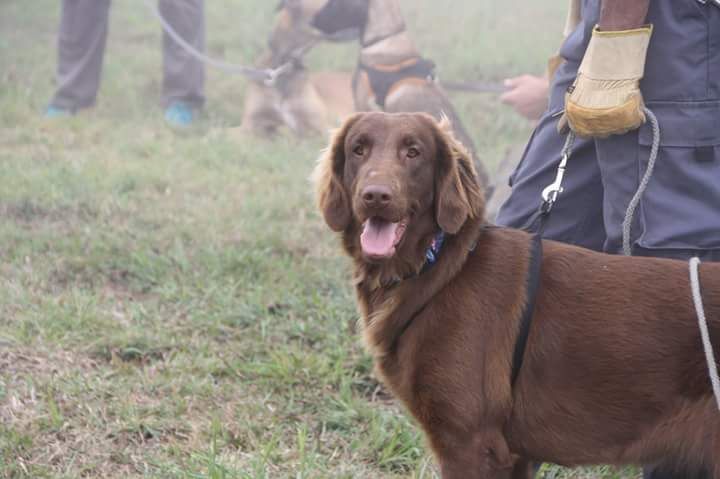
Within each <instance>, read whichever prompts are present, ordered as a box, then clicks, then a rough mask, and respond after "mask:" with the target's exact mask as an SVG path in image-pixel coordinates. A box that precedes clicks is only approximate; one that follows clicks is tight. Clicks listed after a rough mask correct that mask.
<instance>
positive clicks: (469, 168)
mask: <svg viewBox="0 0 720 479" xmlns="http://www.w3.org/2000/svg"><path fill="white" fill-rule="evenodd" d="M430 121H432V123H433V128H434V129H435V142H436V145H437V146H436V147H437V155H438V158H437V176H436V179H435V195H436V196H435V198H436V199H435V208H436V211H435V214H436V219H437V223H438V225H439V226H440V228H441V229H442V230H443V231H445V232H446V233H449V234H456V233H457V232H458V231H460V228H461V227H462V225H463V224H465V221H466V220H467V219H468V218H478V217H480V216H482V215H483V214H484V210H485V198H484V195H483V193H482V189H481V188H480V184H479V182H478V179H477V173H475V167H474V166H473V161H472V158H471V157H470V154H469V153H468V151H467V150H466V149H465V147H464V146H463V145H462V144H461V143H460V142H458V141H457V140H456V139H455V138H454V137H453V135H452V133H451V131H450V122H449V121H448V120H447V119H443V120H442V121H441V122H440V123H438V122H437V121H435V120H434V119H430Z"/></svg>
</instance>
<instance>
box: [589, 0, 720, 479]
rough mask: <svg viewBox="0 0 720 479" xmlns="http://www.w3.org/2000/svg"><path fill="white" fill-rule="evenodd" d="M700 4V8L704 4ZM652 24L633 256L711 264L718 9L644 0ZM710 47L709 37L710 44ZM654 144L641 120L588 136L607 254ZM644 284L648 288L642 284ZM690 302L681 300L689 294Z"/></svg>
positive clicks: (719, 251)
mask: <svg viewBox="0 0 720 479" xmlns="http://www.w3.org/2000/svg"><path fill="white" fill-rule="evenodd" d="M705 7H708V8H705ZM648 23H652V24H653V25H654V29H653V40H652V41H651V43H650V46H649V48H648V56H647V61H646V66H645V77H644V79H643V81H642V83H641V90H642V92H643V96H644V98H645V103H646V105H647V106H648V108H650V110H652V111H653V112H654V113H655V115H656V116H657V119H658V122H659V126H660V146H659V154H658V157H657V160H656V163H655V170H654V173H653V175H652V177H651V178H650V181H649V183H648V185H647V189H646V191H645V193H644V195H643V197H642V199H641V201H640V204H639V206H638V208H637V211H636V214H635V220H634V222H633V225H632V226H633V228H632V234H631V244H632V254H633V255H638V256H653V257H663V258H674V259H680V260H687V259H688V258H690V257H692V256H699V257H700V258H701V259H702V260H703V261H718V260H720V229H719V228H718V226H717V225H718V224H720V184H718V181H717V178H718V177H720V149H719V148H718V147H717V146H716V145H718V144H720V133H718V131H717V127H716V126H715V125H716V121H717V118H719V117H720V75H712V74H711V75H708V74H707V72H708V71H711V72H712V71H718V65H720V48H709V47H708V43H707V39H709V38H718V37H717V33H718V31H719V30H718V27H717V25H720V10H719V9H717V8H715V7H713V6H712V5H710V4H708V5H705V6H704V5H701V4H700V3H697V2H676V1H674V0H656V1H653V2H651V5H650V12H649V14H648ZM715 46H717V42H716V43H715ZM652 143H653V132H652V128H651V126H650V124H649V123H646V124H645V125H643V126H642V127H641V128H640V129H639V130H638V131H635V132H631V133H628V134H626V135H622V136H619V137H610V138H607V139H604V140H598V141H597V152H598V164H599V167H600V170H601V174H602V177H603V182H604V184H605V198H604V211H605V228H606V231H607V235H608V240H607V244H606V246H605V248H606V250H607V251H608V252H610V253H619V252H620V251H621V249H622V223H623V220H624V218H625V214H626V209H627V207H628V204H629V202H630V200H631V198H632V197H633V195H634V194H635V192H636V190H637V188H638V184H639V181H640V177H641V175H642V174H644V173H645V171H646V168H647V162H648V158H649V155H650V150H651V145H652ZM649 287H652V285H649ZM688 301H689V298H688ZM664 464H665V465H663V466H653V467H646V468H645V471H644V477H645V478H646V479H698V478H709V477H711V474H710V473H709V472H708V471H705V472H701V473H697V472H693V471H684V470H682V467H676V465H675V464H673V458H672V457H669V458H667V460H666V461H664Z"/></svg>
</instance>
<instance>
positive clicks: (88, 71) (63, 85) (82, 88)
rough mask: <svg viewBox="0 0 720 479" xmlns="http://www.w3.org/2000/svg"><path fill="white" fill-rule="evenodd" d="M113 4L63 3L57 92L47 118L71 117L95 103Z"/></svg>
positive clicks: (94, 0)
mask: <svg viewBox="0 0 720 479" xmlns="http://www.w3.org/2000/svg"><path fill="white" fill-rule="evenodd" d="M109 10H110V0H63V2H62V17H61V20H60V31H59V33H58V66H57V90H56V91H55V95H54V96H53V98H52V100H51V101H50V104H49V106H48V108H47V111H46V116H48V117H57V116H64V115H70V114H73V113H75V112H76V111H77V110H80V109H82V108H88V107H90V106H92V105H93V104H94V103H95V99H96V97H97V92H98V89H99V87H100V75H101V72H102V62H103V56H104V53H105V42H106V39H107V32H108V12H109Z"/></svg>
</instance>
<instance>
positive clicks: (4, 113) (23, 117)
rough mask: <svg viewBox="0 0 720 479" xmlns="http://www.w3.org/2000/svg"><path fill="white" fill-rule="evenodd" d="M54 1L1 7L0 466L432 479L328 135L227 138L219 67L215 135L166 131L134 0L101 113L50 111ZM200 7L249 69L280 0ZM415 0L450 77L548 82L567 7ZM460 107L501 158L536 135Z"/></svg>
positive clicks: (463, 99)
mask: <svg viewBox="0 0 720 479" xmlns="http://www.w3.org/2000/svg"><path fill="white" fill-rule="evenodd" d="M59 3H60V2H57V1H55V0H33V1H30V2H28V1H26V0H4V1H2V2H0V65H2V67H1V68H0V178H2V183H1V184H2V186H0V477H7V478H46V477H47V478H50V477H52V478H79V477H97V478H101V477H102V478H113V477H116V478H126V477H150V478H166V477H167V478H278V477H288V478H290V477H292V478H324V477H327V478H356V477H368V478H392V477H414V478H432V477H436V476H435V472H434V466H433V464H432V460H431V459H430V458H429V457H428V452H427V449H426V448H425V447H424V445H423V441H422V437H421V436H420V434H419V431H418V429H417V428H416V427H414V426H413V424H412V421H411V420H410V419H408V418H407V417H406V416H405V415H404V414H403V413H402V412H401V411H400V409H399V408H398V406H397V405H396V404H395V403H394V402H393V401H392V400H391V399H390V398H389V397H388V396H387V395H386V393H385V392H384V391H383V390H382V388H381V387H380V386H379V385H378V384H377V382H376V380H375V378H374V377H373V375H372V372H371V362H370V359H369V358H368V356H367V355H366V354H365V353H364V351H363V350H362V348H361V346H360V344H359V341H358V337H357V334H356V332H355V331H354V323H355V321H356V318H357V314H356V312H355V307H354V303H353V295H352V292H351V291H350V289H349V281H348V280H349V275H348V269H347V266H348V265H347V262H346V261H345V260H344V258H342V257H341V255H340V253H339V250H338V246H337V244H336V241H335V240H334V239H333V238H332V236H331V235H330V234H328V232H327V230H326V228H325V227H324V226H323V225H322V224H321V222H320V220H319V219H318V216H317V214H316V212H315V209H314V207H313V201H312V195H311V191H310V186H309V183H308V181H307V180H306V178H307V176H308V175H309V173H310V171H311V169H312V166H313V163H314V161H315V158H316V156H317V154H318V152H319V150H320V149H321V148H322V146H323V142H324V139H322V138H318V139H313V140H306V141H299V140H296V139H293V138H291V137H281V138H279V139H278V140H277V141H275V142H268V141H262V140H258V139H255V138H252V137H242V136H240V137H238V136H237V134H235V133H232V134H231V133H229V131H231V130H229V128H231V127H235V126H237V125H238V123H239V119H240V117H241V114H242V99H243V95H244V92H245V87H246V84H245V81H244V80H243V79H241V78H238V77H232V76H226V75H223V74H220V73H217V72H214V71H210V72H209V73H208V85H207V93H208V105H207V109H206V115H205V117H204V118H203V119H202V121H201V122H200V125H199V126H198V127H197V128H195V129H193V130H192V131H190V132H187V133H183V134H178V133H175V132H172V131H170V130H168V129H167V128H166V127H165V126H164V124H163V123H162V120H161V110H160V108H159V106H158V103H159V96H160V84H161V80H160V65H161V63H160V62H161V58H160V48H159V41H160V37H159V33H158V27H157V25H155V24H154V23H153V22H152V21H150V20H149V19H148V18H149V17H148V15H147V14H146V13H145V11H144V10H143V9H142V4H141V2H139V1H123V2H114V5H113V11H112V26H111V35H110V39H109V44H108V51H107V54H106V61H105V71H104V81H103V86H102V90H101V92H100V96H99V102H98V105H97V107H96V108H95V109H93V110H90V111H87V112H84V113H82V114H81V115H79V116H77V117H76V118H72V119H69V120H66V121H48V120H44V119H43V118H42V117H41V112H42V110H43V108H44V106H45V105H46V103H47V101H48V99H49V97H50V95H51V93H52V78H53V69H54V62H55V55H56V52H55V50H54V41H55V30H56V25H57V21H58V16H59ZM206 3H207V10H208V11H207V17H208V46H209V51H210V52H211V53H212V54H213V55H214V56H222V57H223V58H225V59H226V60H229V61H233V62H238V63H248V62H251V61H252V60H253V59H254V58H255V56H256V55H257V54H258V52H259V51H260V50H261V49H262V48H263V45H264V43H265V38H266V35H267V32H268V31H269V27H270V22H271V18H272V9H273V7H274V2H265V1H262V2H261V1H259V0H256V1H252V2H251V1H240V0H213V1H208V2H206ZM404 3H405V6H406V8H407V17H408V23H409V25H410V27H411V29H412V31H413V33H414V34H415V37H416V38H417V39H418V43H419V44H420V45H421V46H422V48H423V50H424V52H425V53H426V54H427V56H429V57H431V58H434V59H435V61H436V62H437V63H438V66H439V69H440V74H441V76H442V77H443V78H448V79H495V80H497V79H501V78H503V77H504V76H506V75H511V74H516V73H521V72H525V71H532V72H537V73H540V72H542V69H543V65H544V59H545V58H546V57H547V56H549V55H550V54H551V53H552V52H553V51H554V49H555V47H556V43H557V41H558V40H559V37H558V33H557V32H558V30H559V28H560V26H561V23H562V20H563V12H562V8H563V5H560V4H562V2H551V1H549V0H545V1H543V2H535V3H532V2H530V3H528V2H520V1H519V0H512V1H510V0H508V1H507V2H503V5H508V8H507V9H505V8H500V6H499V5H500V3H498V2H492V1H490V0H483V1H478V2H470V1H467V2H464V3H463V4H462V5H461V6H457V7H456V8H454V9H448V8H446V6H438V5H437V4H436V2H433V1H431V0H421V1H410V0H406V1H405V2H404ZM455 4H456V3H453V5H455ZM423 32H425V33H423ZM427 32H432V33H427ZM354 55H355V47H353V46H336V45H333V46H323V47H322V48H318V49H317V51H315V52H313V53H312V55H311V57H310V59H309V64H310V65H311V66H312V67H313V68H318V69H320V68H344V69H350V68H352V66H353V64H354ZM453 99H454V100H455V101H456V104H457V105H458V107H459V109H460V111H461V114H462V116H463V118H464V119H465V121H466V123H467V125H468V127H469V130H470V131H471V133H472V135H473V137H474V139H475V140H476V142H477V145H478V148H479V150H480V153H481V155H482V157H483V158H484V159H485V161H486V162H487V163H488V164H489V165H491V166H492V165H494V164H496V163H497V161H498V160H499V159H500V158H501V157H502V155H503V154H504V152H505V151H506V149H507V148H508V147H509V146H510V145H513V144H516V143H518V142H522V141H524V139H525V138H526V137H527V135H528V133H529V126H528V125H527V124H526V123H524V122H523V121H522V120H520V119H519V118H517V117H516V116H515V115H514V114H512V113H511V112H510V111H508V110H507V109H506V108H505V107H503V106H501V105H499V104H498V102H497V101H496V99H495V98H494V97H492V96H488V95H456V96H453ZM544 475H545V477H547V478H550V477H553V478H569V477H578V478H580V477H601V478H621V477H625V478H627V477H635V476H636V475H637V473H636V472H634V471H628V472H626V473H624V474H623V473H621V472H618V471H613V470H608V469H595V470H576V471H566V470H562V469H559V468H552V467H550V468H546V469H545V472H544Z"/></svg>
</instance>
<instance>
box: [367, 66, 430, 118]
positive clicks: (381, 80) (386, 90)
mask: <svg viewBox="0 0 720 479" xmlns="http://www.w3.org/2000/svg"><path fill="white" fill-rule="evenodd" d="M358 70H360V71H361V72H364V73H365V74H366V75H367V78H368V82H369V87H370V92H371V94H372V95H373V97H375V103H377V105H378V106H379V107H380V108H382V109H385V100H387V97H388V95H389V94H390V92H391V91H392V90H393V89H394V88H395V87H397V86H399V85H400V84H401V83H402V82H404V81H407V80H410V79H416V80H423V81H432V80H433V79H434V78H435V62H433V61H432V60H428V59H425V58H422V57H413V58H408V59H407V60H404V61H402V62H400V63H397V64H395V65H367V64H365V63H362V62H360V63H358Z"/></svg>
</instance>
